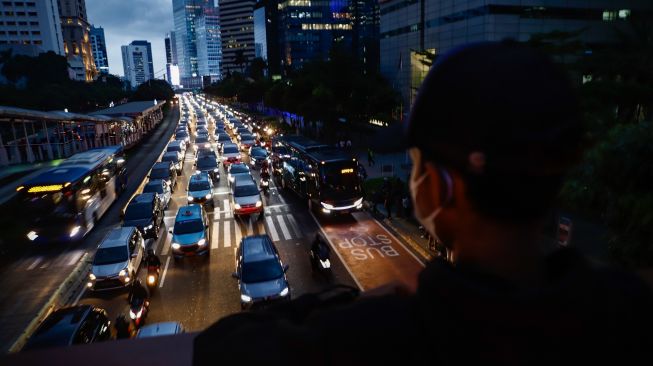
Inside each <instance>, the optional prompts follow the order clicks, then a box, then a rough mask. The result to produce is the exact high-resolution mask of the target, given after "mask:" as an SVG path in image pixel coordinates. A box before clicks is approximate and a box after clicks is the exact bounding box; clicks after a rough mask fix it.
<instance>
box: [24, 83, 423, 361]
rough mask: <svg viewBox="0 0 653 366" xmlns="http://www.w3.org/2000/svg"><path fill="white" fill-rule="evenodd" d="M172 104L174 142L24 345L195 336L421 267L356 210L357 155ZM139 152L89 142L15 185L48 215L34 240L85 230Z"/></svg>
mask: <svg viewBox="0 0 653 366" xmlns="http://www.w3.org/2000/svg"><path fill="white" fill-rule="evenodd" d="M178 98H179V104H178V108H179V111H178V112H179V119H178V122H176V125H175V126H174V133H173V134H172V136H170V137H169V138H170V141H169V142H168V143H167V144H166V146H165V148H164V149H163V151H160V153H159V155H158V159H157V161H156V162H155V163H154V164H153V165H152V167H151V169H150V170H149V172H148V173H147V175H146V177H145V178H144V179H143V180H142V181H141V182H140V183H139V184H138V188H137V189H136V192H135V193H133V195H132V196H131V198H129V200H128V203H127V205H126V206H124V207H122V208H121V211H120V222H119V223H116V224H115V225H112V227H111V228H110V229H109V230H108V231H107V233H106V234H105V235H104V236H103V237H102V239H101V240H100V241H99V242H98V244H97V249H96V250H94V251H89V252H88V260H89V261H90V266H89V269H88V272H87V273H85V274H84V275H85V276H86V278H85V279H84V280H83V290H82V291H80V293H79V295H78V296H76V298H75V299H74V301H72V302H71V303H70V304H68V306H64V307H61V308H59V309H56V310H54V311H53V312H52V313H51V314H50V315H49V316H48V317H47V318H46V319H45V320H44V321H42V322H41V324H40V326H39V327H38V328H37V329H36V331H35V332H34V333H33V335H31V337H30V338H29V339H28V341H27V343H26V345H25V347H24V349H36V348H44V347H48V346H52V345H62V344H77V343H92V342H98V341H103V340H108V339H116V338H133V337H137V338H144V337H152V336H158V335H166V334H175V333H180V332H185V331H200V330H202V329H205V328H206V327H208V326H209V325H211V324H213V323H214V322H215V321H217V320H219V319H220V318H222V317H224V316H227V315H229V314H233V313H236V312H239V311H249V310H253V309H257V308H264V307H266V306H269V305H270V304H274V303H277V302H283V301H288V300H290V299H292V298H296V297H298V296H301V295H302V294H305V293H310V292H316V291H320V290H323V289H326V288H328V287H330V286H333V285H336V284H341V285H346V286H351V287H353V288H357V289H360V290H362V291H365V290H368V289H372V288H375V287H377V286H380V285H383V284H386V283H388V282H393V281H394V282H396V281H399V282H402V283H403V284H405V285H407V286H409V287H411V288H415V286H416V281H417V274H418V273H419V272H420V270H421V269H422V268H423V266H424V264H423V263H422V261H421V260H420V259H419V258H418V257H417V256H416V255H415V254H413V252H412V251H411V250H409V249H408V248H407V247H406V246H404V244H403V243H402V242H401V241H400V240H399V239H397V238H396V237H395V236H394V235H393V233H392V232H390V231H388V229H387V228H386V227H385V226H383V224H382V223H380V222H378V221H376V220H375V219H374V218H372V216H371V215H370V214H369V213H368V212H366V211H365V209H364V192H363V177H362V174H361V172H360V170H359V166H360V165H359V164H360V163H359V162H358V161H357V160H356V158H354V157H352V156H350V155H349V154H348V153H347V152H346V151H343V150H342V149H337V148H334V147H332V146H327V145H325V144H322V143H320V142H316V141H312V140H310V139H307V138H305V137H303V136H298V135H284V134H283V133H281V132H279V131H277V130H276V127H278V125H275V124H273V123H266V122H263V121H262V120H258V119H257V118H256V117H253V116H250V115H248V114H246V113H242V112H240V111H238V110H235V109H232V108H230V107H229V106H227V105H223V104H220V103H217V102H215V101H210V100H208V99H207V98H205V97H204V96H202V95H196V94H192V93H184V94H181V95H178ZM166 138H167V137H166ZM157 151H158V150H157ZM138 158H139V157H138V156H129V154H125V152H123V151H122V149H121V148H119V147H113V148H105V149H98V150H89V151H87V152H83V153H79V154H76V155H74V156H73V157H71V158H69V159H67V160H66V161H64V162H63V163H62V164H61V165H59V166H58V167H57V168H56V169H54V170H51V171H48V172H45V173H44V174H43V175H42V177H37V178H35V179H34V180H33V181H31V182H28V184H26V185H25V186H24V187H20V188H21V190H22V191H23V192H22V193H23V194H25V195H33V196H34V197H35V198H33V199H30V202H31V204H33V205H34V209H35V210H36V209H38V210H41V211H39V212H44V211H43V210H51V211H52V214H48V215H47V216H46V215H42V217H40V218H38V219H35V220H34V225H33V227H32V229H30V231H29V232H27V233H26V236H27V238H28V239H29V241H31V242H33V243H35V244H36V243H40V242H48V241H55V240H57V241H60V240H66V241H74V240H80V239H81V238H83V237H84V236H85V235H87V233H89V232H91V231H92V230H93V228H94V226H95V225H96V224H97V223H98V221H99V220H100V219H101V218H102V215H103V213H104V212H106V211H107V209H108V207H109V206H110V205H111V204H112V203H113V202H114V201H115V199H116V197H117V196H118V195H121V194H124V192H125V188H126V186H127V179H128V178H127V176H128V174H129V172H127V171H126V169H125V168H124V166H125V162H126V160H128V159H138ZM55 178H56V179H55ZM37 195H38V199H37V198H36V197H37ZM30 197H32V196H30ZM44 217H45V218H47V219H45V218H44ZM71 317H73V318H75V319H77V323H76V325H74V326H67V327H66V330H65V331H63V330H62V329H63V326H61V324H63V323H66V322H69V321H70V319H71ZM91 329H92V330H91ZM80 332H85V333H84V336H83V337H82V336H78V335H79V334H78V333H80ZM71 335H73V336H71ZM63 338H65V340H62V339H63ZM62 342H63V343H62Z"/></svg>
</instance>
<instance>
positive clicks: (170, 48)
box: [165, 31, 178, 65]
mask: <svg viewBox="0 0 653 366" xmlns="http://www.w3.org/2000/svg"><path fill="white" fill-rule="evenodd" d="M165 47H166V63H167V64H173V65H177V63H178V61H177V38H176V36H175V32H172V31H171V32H169V33H166V37H165Z"/></svg>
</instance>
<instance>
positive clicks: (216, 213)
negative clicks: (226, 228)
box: [213, 210, 221, 221]
mask: <svg viewBox="0 0 653 366" xmlns="http://www.w3.org/2000/svg"><path fill="white" fill-rule="evenodd" d="M220 213H221V211H217V210H215V211H213V221H218V220H220Z"/></svg>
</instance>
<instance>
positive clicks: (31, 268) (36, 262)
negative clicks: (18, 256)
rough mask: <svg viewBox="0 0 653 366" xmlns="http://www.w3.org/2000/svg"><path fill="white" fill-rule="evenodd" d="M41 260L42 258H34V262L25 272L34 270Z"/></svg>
mask: <svg viewBox="0 0 653 366" xmlns="http://www.w3.org/2000/svg"><path fill="white" fill-rule="evenodd" d="M42 260H43V257H36V259H34V262H32V264H30V265H29V266H28V267H27V270H28V271H31V270H33V269H34V268H36V266H38V265H39V263H41V261H42Z"/></svg>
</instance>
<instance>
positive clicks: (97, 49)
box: [90, 25, 109, 74]
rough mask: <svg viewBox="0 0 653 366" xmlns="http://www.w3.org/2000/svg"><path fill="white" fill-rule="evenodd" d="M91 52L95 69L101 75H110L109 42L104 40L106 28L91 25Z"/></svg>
mask: <svg viewBox="0 0 653 366" xmlns="http://www.w3.org/2000/svg"><path fill="white" fill-rule="evenodd" d="M90 35H91V52H93V60H94V61H95V68H96V69H97V70H98V72H99V73H100V74H108V73H109V59H108V57H107V42H106V40H105V39H104V28H102V27H97V28H96V27H94V26H92V25H91V33H90Z"/></svg>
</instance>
